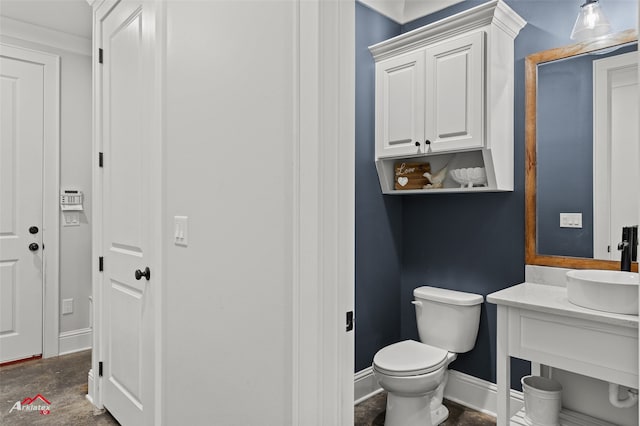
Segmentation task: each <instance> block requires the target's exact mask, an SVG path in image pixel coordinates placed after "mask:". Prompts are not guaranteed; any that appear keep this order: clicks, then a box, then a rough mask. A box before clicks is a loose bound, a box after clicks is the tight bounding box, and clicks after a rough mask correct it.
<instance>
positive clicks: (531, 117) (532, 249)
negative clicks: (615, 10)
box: [524, 30, 638, 272]
mask: <svg viewBox="0 0 640 426" xmlns="http://www.w3.org/2000/svg"><path fill="white" fill-rule="evenodd" d="M637 40H638V33H637V31H636V30H627V31H623V32H621V33H618V34H614V35H612V36H610V37H607V38H606V39H603V40H596V41H589V42H583V43H577V44H572V45H569V46H564V47H558V48H554V49H549V50H544V51H542V52H537V53H533V54H531V55H529V56H527V57H526V58H525V65H524V67H525V71H524V72H525V263H526V264H527V265H541V266H556V267H561V268H571V269H610V270H616V269H620V261H615V260H598V259H589V258H580V257H567V256H551V255H541V254H538V250H537V238H536V237H537V228H536V219H537V218H536V214H537V208H536V207H537V206H536V191H537V188H536V182H537V170H536V168H537V158H536V157H537V151H536V136H537V135H536V130H537V129H536V127H537V122H536V121H537V120H536V119H537V117H536V108H537V87H538V64H543V63H545V62H550V61H554V60H558V59H565V58H569V57H571V56H576V55H580V54H583V53H588V52H593V51H595V50H600V49H606V48H610V47H614V46H618V45H622V44H627V43H631V42H633V41H637ZM632 270H633V271H636V272H637V271H638V263H637V262H633V264H632Z"/></svg>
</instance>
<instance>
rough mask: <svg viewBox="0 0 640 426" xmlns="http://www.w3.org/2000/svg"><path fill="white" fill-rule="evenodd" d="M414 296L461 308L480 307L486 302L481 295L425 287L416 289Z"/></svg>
mask: <svg viewBox="0 0 640 426" xmlns="http://www.w3.org/2000/svg"><path fill="white" fill-rule="evenodd" d="M413 295H414V296H415V297H419V298H421V299H426V300H432V301H434V302H442V303H448V304H450V305H460V306H471V305H479V304H480V303H482V302H484V297H483V296H482V295H480V294H474V293H465V292H462V291H456V290H448V289H446V288H437V287H429V286H423V287H418V288H416V289H414V290H413Z"/></svg>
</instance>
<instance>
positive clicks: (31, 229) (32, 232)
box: [29, 226, 39, 234]
mask: <svg viewBox="0 0 640 426" xmlns="http://www.w3.org/2000/svg"><path fill="white" fill-rule="evenodd" d="M38 231H39V229H38V227H37V226H32V227H30V228H29V233H30V234H37V233H38Z"/></svg>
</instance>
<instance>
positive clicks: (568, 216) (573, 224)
mask: <svg viewBox="0 0 640 426" xmlns="http://www.w3.org/2000/svg"><path fill="white" fill-rule="evenodd" d="M560 228H582V213H560Z"/></svg>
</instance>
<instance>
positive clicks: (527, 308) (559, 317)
mask: <svg viewBox="0 0 640 426" xmlns="http://www.w3.org/2000/svg"><path fill="white" fill-rule="evenodd" d="M487 301H488V302H489V303H493V304H496V305H497V307H498V316H497V352H496V358H497V385H498V396H497V398H498V399H497V402H498V406H497V414H498V419H497V420H498V426H505V425H509V424H519V423H517V422H516V421H515V419H516V418H517V417H518V414H516V416H514V418H513V419H512V414H513V413H512V412H511V410H510V388H511V386H510V380H511V377H510V357H512V356H513V357H517V358H521V359H524V360H529V361H532V362H534V363H538V364H543V365H548V366H550V367H556V368H560V369H563V370H566V371H571V372H575V373H578V374H582V375H585V376H589V377H594V378H597V379H600V380H604V381H607V382H613V383H617V384H620V385H623V386H629V387H633V388H636V387H637V386H638V316H636V315H622V314H611V313H607V312H600V311H596V310H592V309H588V308H582V307H580V306H576V305H574V304H572V303H570V302H569V299H568V297H567V289H566V287H564V286H555V285H545V284H534V283H529V282H525V283H522V284H518V285H516V286H513V287H509V288H506V289H504V290H500V291H497V292H495V293H492V294H489V295H488V296H487Z"/></svg>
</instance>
